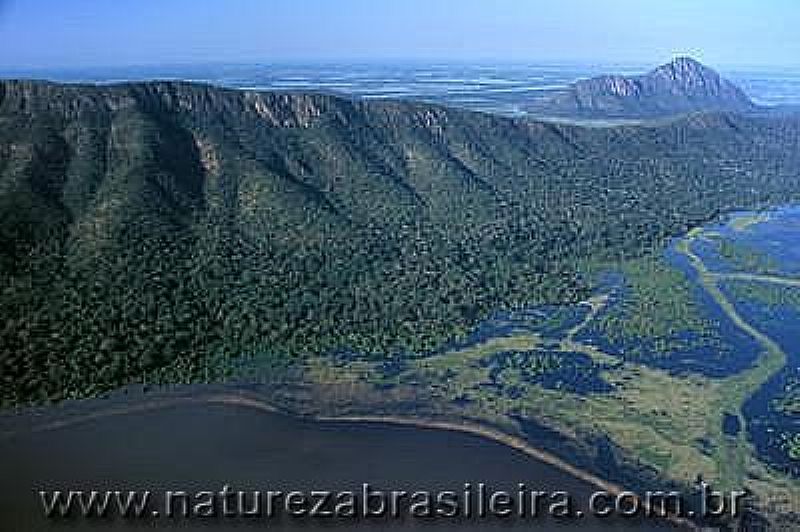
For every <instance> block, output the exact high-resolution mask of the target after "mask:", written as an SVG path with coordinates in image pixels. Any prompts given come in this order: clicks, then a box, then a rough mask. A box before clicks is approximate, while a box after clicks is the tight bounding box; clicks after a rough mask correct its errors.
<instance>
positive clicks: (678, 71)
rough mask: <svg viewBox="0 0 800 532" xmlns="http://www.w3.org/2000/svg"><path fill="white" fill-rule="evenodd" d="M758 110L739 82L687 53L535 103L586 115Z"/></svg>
mask: <svg viewBox="0 0 800 532" xmlns="http://www.w3.org/2000/svg"><path fill="white" fill-rule="evenodd" d="M754 109H755V106H754V104H753V103H752V102H751V101H750V99H749V98H748V97H747V95H746V94H745V93H744V92H743V91H742V90H741V89H739V88H738V87H737V86H736V85H734V84H733V83H731V82H729V81H727V80H725V79H724V78H722V77H721V76H720V75H719V74H718V73H717V72H715V71H714V70H712V69H710V68H708V67H706V66H704V65H702V64H701V63H699V62H697V61H695V60H694V59H691V58H687V57H681V58H677V59H675V60H674V61H672V62H670V63H668V64H666V65H662V66H660V67H658V68H656V69H655V70H653V71H651V72H649V73H647V74H644V75H641V76H632V77H625V76H617V75H609V76H599V77H596V78H591V79H587V80H581V81H578V82H576V83H575V84H573V85H572V86H571V87H569V88H568V89H566V90H565V91H561V92H559V93H557V94H555V95H552V96H550V97H547V98H544V99H543V100H541V101H538V102H536V103H535V104H534V105H533V106H532V111H533V112H535V113H540V114H544V115H553V116H576V117H584V118H654V117H666V116H673V115H680V114H686V113H690V112H695V111H736V112H746V111H752V110H754Z"/></svg>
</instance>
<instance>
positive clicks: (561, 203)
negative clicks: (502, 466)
mask: <svg viewBox="0 0 800 532" xmlns="http://www.w3.org/2000/svg"><path fill="white" fill-rule="evenodd" d="M798 148H800V119H798V118H795V117H790V116H786V117H772V118H764V117H761V118H757V117H747V118H746V117H740V116H736V115H733V114H706V115H694V116H691V117H688V118H685V119H681V120H679V121H674V122H670V123H666V124H662V125H659V126H657V127H656V126H653V127H619V128H580V127H577V126H568V125H555V124H546V123H537V122H528V121H523V120H512V119H506V118H501V117H495V116H490V115H483V114H476V113H469V112H465V111H458V110H453V109H446V108H440V107H435V106H428V105H418V104H411V103H400V102H380V103H379V102H359V101H351V100H346V99H338V98H335V97H331V96H323V95H312V94H276V93H252V92H240V91H230V90H224V89H218V88H213V87H209V86H205V85H195V84H187V83H177V82H175V83H173V82H158V83H146V84H123V85H115V86H76V85H55V84H47V83H40V82H23V81H6V82H1V83H0V246H1V247H2V249H3V253H2V255H0V292H2V297H0V390H2V397H1V398H0V399H1V400H2V403H3V404H6V405H8V404H20V403H27V402H41V401H48V400H59V399H63V398H66V397H75V396H83V395H87V394H94V393H98V392H101V391H104V390H107V389H111V388H113V387H116V386H119V385H120V384H122V383H127V382H149V381H153V380H158V381H162V380H170V381H175V380H180V381H184V380H187V381H188V380H198V379H207V380H214V379H218V378H221V377H223V376H224V374H225V372H226V371H228V370H229V369H230V367H231V360H233V359H236V358H239V357H243V356H255V357H262V358H263V359H264V364H265V365H275V366H280V365H282V364H283V363H285V362H287V361H290V360H291V359H292V358H293V357H298V356H303V355H306V354H312V353H316V354H318V353H327V352H330V351H335V350H341V349H351V350H357V351H361V352H364V353H370V354H372V355H373V356H375V357H380V356H382V355H383V354H385V353H390V352H424V351H428V350H431V349H434V348H436V347H438V346H440V345H441V344H442V343H443V342H445V341H447V340H451V339H454V338H458V337H460V336H463V335H464V334H465V333H466V332H467V331H468V329H469V327H470V326H472V325H474V324H475V323H476V322H477V321H478V320H479V319H481V318H482V317H483V316H485V315H486V314H487V313H488V312H489V311H491V310H492V309H496V308H499V307H513V306H519V305H524V304H531V303H540V302H570V301H575V300H577V299H579V298H582V297H584V296H585V295H586V294H587V290H588V289H589V288H590V287H589V286H588V284H587V283H588V281H587V280H586V279H583V278H582V277H581V275H580V273H579V272H580V271H581V268H580V267H579V266H580V265H581V264H586V262H587V261H588V262H592V263H601V262H613V261H617V260H620V259H623V258H634V257H639V256H642V255H646V254H647V253H649V252H651V251H652V250H654V249H659V248H660V247H661V246H662V245H663V243H664V242H665V240H666V239H667V238H669V237H670V236H672V235H675V234H678V233H681V232H683V231H686V230H687V229H688V228H690V227H692V226H694V225H696V224H698V223H700V222H703V221H705V220H708V219H710V218H713V217H714V216H716V215H717V214H719V213H720V212H721V211H725V210H728V209H731V208H740V207H741V208H744V207H755V206H760V205H764V204H769V203H777V202H783V201H787V200H790V199H792V198H797V197H798V196H800V180H799V179H798V172H799V171H800V149H798Z"/></svg>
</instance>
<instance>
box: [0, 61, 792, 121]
mask: <svg viewBox="0 0 800 532" xmlns="http://www.w3.org/2000/svg"><path fill="white" fill-rule="evenodd" d="M666 59H668V58H665V60H666ZM654 66H655V65H645V64H610V63H609V64H578V63H571V64H556V63H552V64H522V63H520V64H489V63H486V64H480V63H475V64H470V63H452V64H447V63H427V62H406V63H400V62H392V63H364V64H344V63H342V64H337V63H319V64H314V63H296V64H290V63H283V64H274V65H268V64H263V65H183V66H163V67H155V66H153V67H125V68H122V67H119V68H87V69H80V70H79V69H72V70H16V71H4V72H0V76H2V77H26V78H27V77H32V78H46V79H51V80H54V81H68V82H98V83H106V82H116V81H130V80H148V79H186V80H193V81H200V82H208V83H212V84H215V85H222V86H225V87H232V88H242V89H253V90H280V91H315V92H318V91H322V92H332V93H337V94H343V95H348V96H355V97H362V98H371V99H377V98H394V99H413V100H420V101H425V102H432V103H440V104H445V105H451V106H457V107H463V108H466V109H471V110H476V111H486V112H494V113H499V114H504V115H509V116H516V115H521V114H524V112H523V111H522V108H523V107H524V104H525V103H526V102H529V101H530V100H531V99H532V98H534V97H535V96H536V94H539V93H541V91H546V90H552V89H557V88H563V87H565V86H566V85H568V84H569V83H572V82H574V81H575V80H577V79H581V78H588V77H592V76H597V75H600V74H609V73H613V74H626V75H630V74H638V73H642V72H646V71H648V70H650V69H651V68H652V67H654ZM710 66H714V65H710ZM720 71H721V73H722V74H723V75H724V76H725V77H727V78H729V79H730V80H731V81H733V82H735V83H736V84H737V85H739V86H740V87H742V88H743V89H744V90H745V92H746V93H747V94H748V95H749V96H750V97H751V98H752V99H753V100H754V101H755V102H756V103H758V104H760V105H800V67H798V68H796V69H787V68H781V69H778V68H772V69H770V68H729V69H725V68H722V69H720Z"/></svg>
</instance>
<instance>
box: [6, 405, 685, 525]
mask: <svg viewBox="0 0 800 532" xmlns="http://www.w3.org/2000/svg"><path fill="white" fill-rule="evenodd" d="M142 400H143V399H134V400H128V401H132V402H133V404H134V405H135V404H136V403H135V402H136V401H142ZM97 403H98V402H97V401H95V402H91V403H89V406H87V407H85V410H86V412H87V413H91V412H94V411H97V408H98V406H97ZM100 403H102V402H100ZM81 408H82V407H79V408H78V411H80V410H81ZM33 417H35V416H31V415H25V416H18V417H17V418H14V417H8V416H6V417H5V418H4V419H2V420H0V421H2V423H0V428H2V429H3V432H6V431H8V430H9V429H15V426H16V425H18V426H19V427H21V428H22V430H21V431H20V432H18V433H16V434H14V435H8V434H6V435H5V436H3V437H2V439H0V472H2V473H1V474H0V530H13V531H27V530H36V531H47V530H128V529H153V528H155V529H163V530H166V529H170V530H171V529H176V530H195V529H213V530H247V529H254V530H255V529H270V530H295V529H302V530H317V529H320V530H321V529H325V530H327V529H330V528H335V529H340V530H341V529H348V530H349V529H353V528H355V529H360V530H384V529H392V530H401V529H412V530H413V529H419V528H425V529H427V528H432V529H435V530H493V529H495V530H506V529H511V530H522V529H526V530H527V529H534V530H583V531H594V530H662V529H666V528H670V527H667V526H666V525H665V524H663V523H654V522H647V523H643V522H641V521H631V522H620V521H617V522H608V521H602V520H598V519H595V518H590V517H586V518H583V519H579V520H570V521H558V520H555V519H551V518H548V519H545V518H538V519H535V520H528V521H524V520H519V519H512V520H508V521H506V520H502V519H499V518H495V519H484V520H479V519H473V520H469V521H460V522H457V521H453V520H446V519H444V520H437V521H436V522H434V523H430V522H423V521H421V520H413V521H411V520H407V521H405V522H403V523H402V524H401V523H399V522H397V521H375V520H372V521H361V522H353V521H344V522H343V523H344V524H345V525H346V526H344V525H342V522H340V524H339V526H333V525H334V524H335V523H332V522H330V521H326V520H322V521H298V520H290V519H289V518H284V519H283V520H278V521H275V520H267V519H266V518H264V517H262V518H252V519H250V520H249V521H248V520H243V521H236V520H232V519H226V520H213V519H212V520H198V519H192V520H184V519H173V520H169V519H164V518H162V519H160V520H157V519H145V520H129V521H121V520H117V521H111V520H94V521H87V520H85V519H84V520H72V521H66V520H54V521H49V522H48V521H47V520H46V519H45V518H44V517H43V515H42V514H43V512H42V509H41V506H40V503H39V498H38V495H37V492H38V490H40V489H48V490H51V489H53V490H54V489H61V490H70V489H84V490H91V489H95V490H108V489H119V490H124V491H127V490H131V489H133V490H143V489H149V490H153V491H154V492H158V491H159V490H162V491H163V490H167V489H172V490H184V491H189V492H194V491H200V490H214V491H218V490H220V489H221V488H222V486H223V485H225V484H228V485H230V486H231V488H232V489H233V490H243V491H247V490H250V492H252V490H262V491H268V490H283V491H290V490H293V489H296V490H307V491H310V490H313V489H316V490H356V489H357V488H360V486H361V484H362V483H364V482H368V483H370V485H371V486H373V487H376V488H378V489H386V490H396V489H403V490H408V491H416V490H423V489H438V490H443V489H448V490H449V489H453V490H456V489H463V487H464V483H465V482H471V483H474V484H477V483H479V482H483V483H486V484H487V485H488V486H490V487H491V488H493V489H504V490H509V491H511V492H512V493H513V492H515V491H516V490H517V485H518V483H520V482H523V483H525V484H526V485H527V486H528V488H529V489H535V490H541V491H550V492H552V491H559V490H564V491H568V492H570V493H571V494H572V495H573V496H574V497H575V499H576V501H577V502H576V504H577V506H578V507H584V506H585V504H584V501H586V500H587V499H588V496H589V495H590V494H591V492H593V491H595V489H594V488H593V487H592V486H590V485H588V484H587V483H585V482H583V481H581V480H578V479H576V478H574V477H571V476H570V475H567V474H565V473H564V472H562V471H561V470H559V469H556V468H555V467H552V466H550V465H547V464H545V463H543V462H539V461H536V460H533V459H531V458H530V457H528V456H526V455H524V454H522V453H520V452H518V451H515V450H512V449H510V448H508V447H506V446H504V445H502V444H499V443H496V442H493V441H489V440H486V439H483V438H480V437H477V436H470V435H465V434H461V433H455V432H447V431H441V430H433V429H419V428H411V427H398V426H391V425H384V424H377V425H376V424H354V423H332V422H326V423H319V422H312V421H306V420H300V419H296V418H290V417H285V416H282V415H277V414H271V413H266V412H263V411H260V410H257V409H254V408H250V407H244V406H237V405H220V404H217V405H213V404H200V403H193V404H182V405H174V404H173V405H171V406H164V407H160V408H156V409H152V410H146V411H138V412H132V413H126V414H117V415H113V416H105V417H99V418H95V419H89V420H85V421H82V422H78V423H73V424H68V425H65V426H62V427H60V428H51V429H48V430H30V427H29V425H32V422H31V419H32V418H33ZM58 417H59V414H58V410H57V409H56V411H55V414H54V413H53V412H51V411H45V412H44V414H43V418H42V419H43V420H47V421H48V422H51V421H53V420H57V419H58ZM356 523H357V526H356Z"/></svg>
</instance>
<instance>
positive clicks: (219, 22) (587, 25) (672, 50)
mask: <svg viewBox="0 0 800 532" xmlns="http://www.w3.org/2000/svg"><path fill="white" fill-rule="evenodd" d="M798 28H800V1H798V0H0V68H6V69H14V68H18V69H30V68H53V67H58V68H73V67H87V66H103V67H105V66H127V65H160V64H161V65H163V64H184V63H217V62H234V63H249V62H259V63H270V62H295V61H387V60H420V61H448V60H451V61H507V62H565V61H568V62H583V63H588V62H592V63H598V64H600V63H603V64H606V63H614V62H617V63H653V64H655V63H661V62H664V61H665V60H669V59H670V58H672V57H673V56H675V55H693V56H695V57H697V58H698V59H700V60H702V61H705V62H707V63H709V64H712V65H717V66H726V65H728V66H730V65H740V66H800V31H798Z"/></svg>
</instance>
